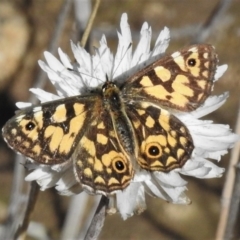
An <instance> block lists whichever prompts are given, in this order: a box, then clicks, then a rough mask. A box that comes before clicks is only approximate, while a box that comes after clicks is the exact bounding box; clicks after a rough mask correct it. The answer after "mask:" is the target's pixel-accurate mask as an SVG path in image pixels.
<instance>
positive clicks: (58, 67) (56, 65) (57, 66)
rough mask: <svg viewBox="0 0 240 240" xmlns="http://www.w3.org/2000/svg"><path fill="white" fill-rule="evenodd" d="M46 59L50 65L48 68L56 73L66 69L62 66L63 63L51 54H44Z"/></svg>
mask: <svg viewBox="0 0 240 240" xmlns="http://www.w3.org/2000/svg"><path fill="white" fill-rule="evenodd" d="M44 56H45V59H46V61H47V63H48V66H49V67H50V68H51V69H53V70H54V71H59V72H61V71H63V70H64V69H65V67H64V66H63V65H62V63H61V62H60V61H59V60H58V59H57V58H55V57H54V56H53V55H52V54H51V53H49V52H47V51H45V52H44Z"/></svg>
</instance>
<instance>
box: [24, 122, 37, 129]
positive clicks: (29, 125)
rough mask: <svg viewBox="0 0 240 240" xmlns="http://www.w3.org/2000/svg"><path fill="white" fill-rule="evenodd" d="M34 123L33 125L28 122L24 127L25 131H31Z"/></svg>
mask: <svg viewBox="0 0 240 240" xmlns="http://www.w3.org/2000/svg"><path fill="white" fill-rule="evenodd" d="M35 126H36V125H35V123H33V122H28V123H27V124H26V126H25V128H26V130H27V131H31V130H33V129H34V128H35Z"/></svg>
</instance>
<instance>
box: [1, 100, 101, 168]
mask: <svg viewBox="0 0 240 240" xmlns="http://www.w3.org/2000/svg"><path fill="white" fill-rule="evenodd" d="M97 100H99V99H98V96H91V97H86V98H85V97H80V98H78V97H71V98H66V99H62V100H57V101H54V102H48V103H44V104H42V105H40V106H36V107H33V108H29V109H24V110H20V111H19V112H18V113H17V115H16V116H15V117H13V118H12V119H10V120H9V121H8V122H7V123H6V125H5V126H4V128H3V137H4V138H5V140H6V141H7V143H8V144H9V146H10V147H11V148H13V149H14V150H16V151H17V152H20V153H22V154H24V155H25V156H26V157H28V158H31V159H33V160H35V161H36V162H39V163H44V164H57V163H61V162H64V161H66V160H68V159H69V158H70V157H71V155H72V153H73V151H74V149H75V148H76V145H77V144H78V141H79V138H80V137H81V136H82V135H84V128H86V125H87V124H89V122H91V121H93V119H94V116H95V115H96V114H95V115H94V112H95V111H96V110H97V108H98V101H97ZM91 109H92V110H91ZM86 119H88V122H87V121H86Z"/></svg>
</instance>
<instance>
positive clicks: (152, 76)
mask: <svg viewBox="0 0 240 240" xmlns="http://www.w3.org/2000/svg"><path fill="white" fill-rule="evenodd" d="M217 62H218V58H217V54H216V52H215V49H214V47H213V46H211V45H207V44H199V45H194V46H190V47H187V48H184V49H182V50H181V51H177V52H175V53H173V54H171V55H166V56H165V57H162V58H160V59H158V60H156V61H155V62H153V63H152V64H150V65H149V66H147V67H145V68H143V69H142V70H140V71H139V72H137V73H136V74H134V75H133V76H131V77H129V78H128V79H126V81H125V82H124V83H121V84H118V82H114V80H112V81H109V80H108V79H107V80H106V81H105V82H104V84H103V85H102V86H101V88H97V89H96V90H95V91H93V92H91V93H87V94H84V95H79V96H73V97H68V98H64V99H59V100H55V101H51V102H46V103H43V104H41V105H39V106H34V107H29V108H26V109H23V110H19V111H18V112H17V114H16V115H15V116H14V117H13V118H11V119H10V120H9V121H8V122H7V123H6V124H5V126H4V128H3V137H4V139H5V141H6V142H7V143H8V145H9V146H10V147H11V148H13V149H14V150H15V151H17V152H19V153H21V154H23V155H25V156H26V157H27V158H29V159H31V160H33V161H35V162H37V163H39V164H46V165H54V164H61V163H65V162H67V161H73V168H74V172H75V175H76V178H77V181H78V182H79V184H81V185H82V186H83V188H86V189H90V190H91V191H92V192H93V193H102V194H105V195H108V194H113V193H114V192H116V191H117V190H123V189H125V188H126V187H127V186H128V185H129V184H130V182H131V180H132V179H133V177H134V174H135V172H136V171H138V170H140V171H141V170H146V171H149V172H154V171H160V172H165V173H167V172H170V171H171V170H173V169H176V168H181V167H182V166H183V165H184V164H185V163H186V161H187V160H188V159H190V158H191V154H192V152H193V149H194V142H193V139H192V136H191V134H190V132H189V130H188V129H187V127H186V126H185V125H184V123H183V122H181V121H180V120H179V119H178V118H177V117H176V116H175V115H174V114H173V113H174V112H190V111H193V110H195V109H196V108H198V107H199V106H200V105H202V104H203V103H204V101H205V100H206V98H207V97H208V96H209V95H210V93H211V90H212V86H213V80H214V75H215V72H216V68H217Z"/></svg>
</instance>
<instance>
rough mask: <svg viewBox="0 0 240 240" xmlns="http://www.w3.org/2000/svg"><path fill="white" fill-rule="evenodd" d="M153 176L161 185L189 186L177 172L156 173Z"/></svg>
mask: <svg viewBox="0 0 240 240" xmlns="http://www.w3.org/2000/svg"><path fill="white" fill-rule="evenodd" d="M153 174H154V175H155V176H156V177H157V178H158V180H159V181H160V182H161V183H163V184H165V185H169V186H173V187H182V186H185V185H186V184H187V182H186V181H185V180H183V179H182V178H181V177H180V175H179V174H178V173H177V172H175V171H170V172H169V173H163V172H154V173H153Z"/></svg>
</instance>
